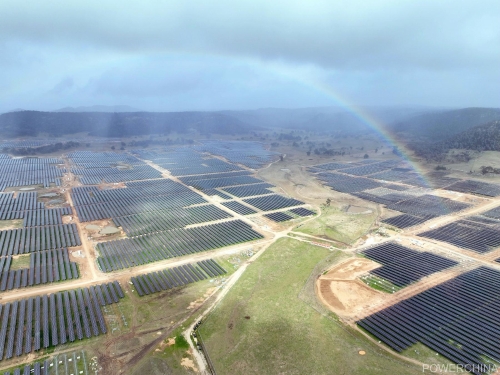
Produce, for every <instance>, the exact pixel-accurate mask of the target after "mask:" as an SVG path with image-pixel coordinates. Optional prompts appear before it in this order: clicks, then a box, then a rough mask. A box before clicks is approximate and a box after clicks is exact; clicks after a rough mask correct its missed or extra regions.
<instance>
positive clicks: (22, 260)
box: [10, 255, 30, 270]
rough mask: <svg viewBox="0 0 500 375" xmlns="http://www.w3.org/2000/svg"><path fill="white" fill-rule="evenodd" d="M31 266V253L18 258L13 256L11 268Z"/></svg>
mask: <svg viewBox="0 0 500 375" xmlns="http://www.w3.org/2000/svg"><path fill="white" fill-rule="evenodd" d="M29 267H30V256H29V255H20V256H18V257H16V258H13V259H12V264H11V265H10V269H11V270H18V269H21V268H29Z"/></svg>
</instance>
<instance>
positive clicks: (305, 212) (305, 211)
mask: <svg viewBox="0 0 500 375" xmlns="http://www.w3.org/2000/svg"><path fill="white" fill-rule="evenodd" d="M290 212H291V213H293V214H295V215H298V216H313V215H316V212H314V211H311V210H308V209H307V208H304V207H298V208H292V209H291V210H290Z"/></svg>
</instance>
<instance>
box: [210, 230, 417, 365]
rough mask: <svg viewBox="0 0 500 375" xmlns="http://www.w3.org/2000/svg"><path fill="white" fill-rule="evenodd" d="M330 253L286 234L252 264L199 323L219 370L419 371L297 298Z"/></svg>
mask: <svg viewBox="0 0 500 375" xmlns="http://www.w3.org/2000/svg"><path fill="white" fill-rule="evenodd" d="M328 254H329V251H328V250H326V249H322V248H320V247H315V246H311V245H308V244H305V243H303V242H300V241H296V240H293V239H290V238H283V239H280V240H278V241H277V242H276V243H275V244H273V245H272V246H271V247H269V248H268V249H267V250H266V252H265V253H264V254H263V255H262V256H261V257H259V258H258V259H257V260H256V261H255V262H254V263H252V264H251V265H250V266H249V267H248V269H247V271H246V272H245V274H244V275H243V276H242V277H241V279H240V280H239V281H238V283H237V284H236V285H235V286H234V287H233V288H232V289H231V290H230V292H229V293H228V294H227V295H226V297H225V298H224V299H223V300H222V302H221V303H220V305H219V306H218V307H217V308H216V309H215V310H214V311H213V312H212V313H211V314H210V316H209V317H208V318H207V320H206V322H205V323H204V324H203V325H202V326H201V333H202V335H203V338H204V340H205V344H206V346H207V348H208V351H209V353H210V357H211V359H212V361H213V362H214V363H215V367H216V370H217V373H218V374H356V373H360V374H361V373H362V374H418V373H421V371H422V369H421V367H419V366H416V365H413V364H408V363H405V362H404V361H401V360H399V359H396V358H395V357H392V356H391V355H389V354H387V353H386V352H384V351H383V350H381V349H380V348H378V347H377V346H375V345H374V344H371V343H369V342H367V341H366V339H364V338H362V336H361V335H360V334H359V333H358V332H356V331H354V330H352V329H350V328H348V327H345V326H342V325H340V324H339V323H338V322H336V321H335V320H334V319H333V318H332V317H328V316H323V315H321V314H320V313H318V312H317V311H316V310H315V309H313V308H311V307H310V306H309V305H307V304H306V303H304V302H303V301H302V300H300V299H299V298H298V294H299V293H300V292H301V290H302V289H303V287H304V283H305V282H306V280H307V279H308V277H309V275H310V273H311V271H312V269H313V268H314V267H315V265H316V264H317V263H318V262H320V261H321V260H322V259H324V258H325V257H326V256H327V255H328ZM360 350H364V351H365V352H366V355H364V356H361V355H359V353H358V352H359V351H360Z"/></svg>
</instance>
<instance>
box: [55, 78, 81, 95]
mask: <svg viewBox="0 0 500 375" xmlns="http://www.w3.org/2000/svg"><path fill="white" fill-rule="evenodd" d="M74 86H75V82H74V81H73V78H71V77H66V78H63V79H62V80H61V81H60V82H59V83H58V84H57V85H55V86H54V87H53V88H52V89H51V90H49V94H52V95H60V94H64V93H67V92H68V91H69V90H71V89H72V88H73V87H74Z"/></svg>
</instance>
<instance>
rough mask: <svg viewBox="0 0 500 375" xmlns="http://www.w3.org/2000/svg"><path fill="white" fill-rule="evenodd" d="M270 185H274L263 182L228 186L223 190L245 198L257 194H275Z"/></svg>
mask: <svg viewBox="0 0 500 375" xmlns="http://www.w3.org/2000/svg"><path fill="white" fill-rule="evenodd" d="M270 187H274V186H273V185H271V184H268V183H263V184H252V185H243V186H235V187H227V188H224V189H223V190H224V191H225V192H227V193H229V194H231V195H234V196H235V197H238V198H243V197H252V196H255V195H265V194H274V192H273V191H271V190H269V188H270Z"/></svg>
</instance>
